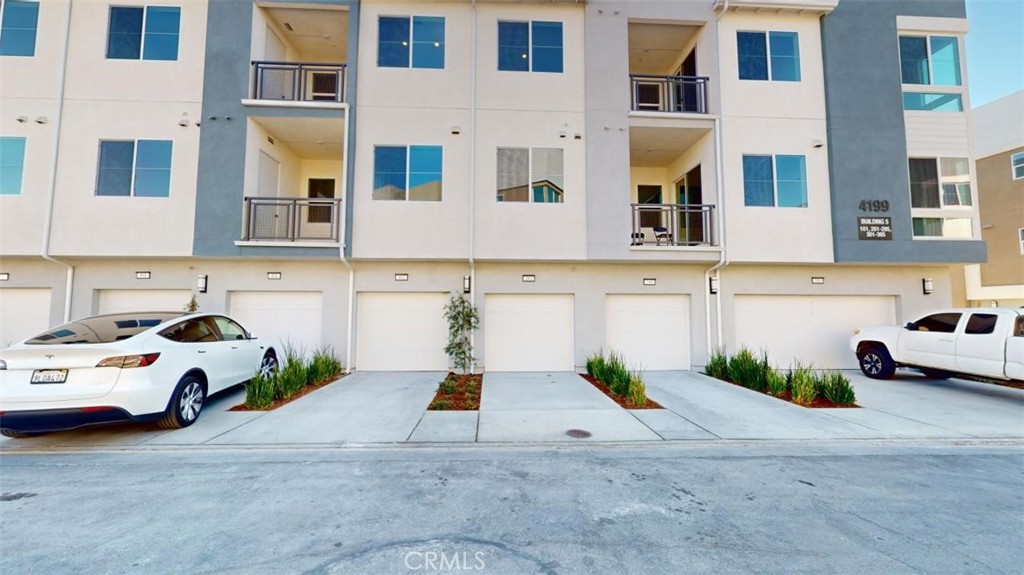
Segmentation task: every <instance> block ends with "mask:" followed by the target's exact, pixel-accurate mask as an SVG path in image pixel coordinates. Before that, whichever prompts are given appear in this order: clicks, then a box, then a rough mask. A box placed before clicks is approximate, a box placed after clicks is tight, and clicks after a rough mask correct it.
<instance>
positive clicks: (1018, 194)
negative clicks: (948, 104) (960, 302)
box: [963, 90, 1024, 307]
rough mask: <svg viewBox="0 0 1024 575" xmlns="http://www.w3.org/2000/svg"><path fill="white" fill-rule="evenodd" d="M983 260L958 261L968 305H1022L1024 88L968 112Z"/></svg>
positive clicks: (1023, 292)
mask: <svg viewBox="0 0 1024 575" xmlns="http://www.w3.org/2000/svg"><path fill="white" fill-rule="evenodd" d="M971 118H972V120H973V124H974V126H973V127H974V157H975V158H976V159H977V160H976V163H977V172H978V202H979V203H980V204H981V205H980V208H981V235H982V238H984V240H985V243H986V244H987V245H988V262H987V263H984V264H980V265H977V264H975V265H969V266H964V269H963V274H964V283H965V286H966V290H965V291H966V298H967V300H968V302H969V305H971V306H981V307H985V306H990V305H1000V306H1010V307H1020V306H1024V90H1022V91H1019V92H1016V93H1013V94H1011V95H1009V96H1006V97H1004V98H1000V99H999V100H996V101H994V102H991V103H989V104H985V105H984V106H979V107H978V108H975V109H974V110H972V111H971Z"/></svg>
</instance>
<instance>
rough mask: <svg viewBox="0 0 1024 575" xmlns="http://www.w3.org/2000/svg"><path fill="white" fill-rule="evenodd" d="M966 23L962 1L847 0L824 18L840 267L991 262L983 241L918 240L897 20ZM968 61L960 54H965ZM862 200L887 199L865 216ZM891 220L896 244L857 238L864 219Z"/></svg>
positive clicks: (830, 140) (834, 219) (836, 239)
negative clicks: (882, 209)
mask: <svg viewBox="0 0 1024 575" xmlns="http://www.w3.org/2000/svg"><path fill="white" fill-rule="evenodd" d="M898 15H903V16H933V17H947V18H965V17H966V10H965V7H964V3H963V0H904V1H900V2H895V1H892V2H890V1H884V2H882V1H873V0H842V1H841V2H840V3H839V6H838V7H837V8H836V9H835V11H833V12H832V13H831V14H829V15H828V16H826V17H825V18H824V19H823V20H822V51H823V58H824V65H825V97H826V103H827V109H828V141H829V150H828V153H829V165H830V173H831V188H832V224H833V230H834V231H833V234H834V238H835V241H834V244H835V259H836V261H837V262H908V263H910V262H928V263H956V262H981V261H985V244H984V242H981V241H920V240H918V241H915V240H914V239H913V232H912V228H911V217H910V184H909V176H908V173H907V136H906V126H905V125H904V119H903V100H902V86H901V82H900V61H899V37H898V31H897V28H896V17H897V16H898ZM961 57H962V56H961ZM863 199H872V200H874V199H877V200H888V201H889V204H890V206H891V209H890V212H889V213H888V214H867V213H863V212H861V211H860V209H859V204H860V202H861V200H863ZM872 215H887V216H889V217H891V218H892V223H893V239H892V241H874V240H859V239H858V238H857V218H858V217H859V216H872Z"/></svg>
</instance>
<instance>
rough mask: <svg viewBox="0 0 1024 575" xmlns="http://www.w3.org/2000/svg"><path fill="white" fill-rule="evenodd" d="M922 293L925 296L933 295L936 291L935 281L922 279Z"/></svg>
mask: <svg viewBox="0 0 1024 575" xmlns="http://www.w3.org/2000/svg"><path fill="white" fill-rule="evenodd" d="M921 291H922V292H924V295H931V293H932V292H933V291H935V281H934V280H932V278H921Z"/></svg>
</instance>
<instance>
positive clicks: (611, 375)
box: [580, 352, 661, 409]
mask: <svg viewBox="0 0 1024 575" xmlns="http://www.w3.org/2000/svg"><path fill="white" fill-rule="evenodd" d="M580 377H582V378H583V379H585V380H587V381H589V382H590V383H591V385H593V386H594V387H596V388H597V389H599V390H600V391H601V393H603V394H605V395H607V396H608V397H610V398H611V399H612V401H614V402H615V403H617V404H619V405H620V406H622V407H623V408H625V409H661V406H660V405H658V404H657V403H655V402H653V401H651V400H650V399H647V386H646V385H644V378H643V372H641V371H639V370H629V369H627V368H626V362H625V360H624V359H623V358H622V356H620V355H619V354H617V353H614V352H613V353H609V354H608V355H607V356H606V355H605V354H604V353H603V352H598V353H595V354H594V355H591V356H590V357H588V358H587V374H586V375H582V374H581V375H580Z"/></svg>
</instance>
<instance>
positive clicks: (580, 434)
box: [565, 429, 591, 439]
mask: <svg viewBox="0 0 1024 575" xmlns="http://www.w3.org/2000/svg"><path fill="white" fill-rule="evenodd" d="M565 434H566V435H568V436H569V437H575V438H576V439H583V438H584V437H590V435H591V433H590V432H589V431H586V430H584V429H570V430H569V431H566V432H565Z"/></svg>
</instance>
